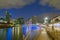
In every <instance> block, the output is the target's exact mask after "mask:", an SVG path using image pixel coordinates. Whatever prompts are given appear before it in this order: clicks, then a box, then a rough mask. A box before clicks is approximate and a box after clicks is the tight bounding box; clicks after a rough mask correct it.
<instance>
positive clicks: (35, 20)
mask: <svg viewBox="0 0 60 40" xmlns="http://www.w3.org/2000/svg"><path fill="white" fill-rule="evenodd" d="M36 22H37V19H36V16H33V17H32V23H33V24H36Z"/></svg>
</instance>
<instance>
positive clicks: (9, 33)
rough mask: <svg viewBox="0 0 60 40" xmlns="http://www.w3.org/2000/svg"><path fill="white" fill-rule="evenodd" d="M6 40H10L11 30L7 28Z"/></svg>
mask: <svg viewBox="0 0 60 40" xmlns="http://www.w3.org/2000/svg"><path fill="white" fill-rule="evenodd" d="M6 40H12V28H7V31H6Z"/></svg>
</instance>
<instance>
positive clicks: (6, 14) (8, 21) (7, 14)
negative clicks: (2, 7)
mask: <svg viewBox="0 0 60 40" xmlns="http://www.w3.org/2000/svg"><path fill="white" fill-rule="evenodd" d="M10 17H11V15H10V14H9V12H7V11H6V12H5V20H6V21H7V23H10Z"/></svg>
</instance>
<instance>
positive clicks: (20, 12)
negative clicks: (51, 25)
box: [0, 0, 60, 18]
mask: <svg viewBox="0 0 60 40" xmlns="http://www.w3.org/2000/svg"><path fill="white" fill-rule="evenodd" d="M38 3H39V0H36V2H35V3H32V4H30V5H26V6H24V7H22V8H9V9H4V8H3V9H0V16H2V17H4V12H5V11H8V12H9V13H10V14H11V15H12V18H17V17H23V18H28V17H32V16H33V15H36V16H38V15H40V14H42V13H43V14H45V13H51V12H55V13H60V10H58V9H57V8H55V7H50V6H49V4H47V5H45V6H43V5H40V4H38Z"/></svg>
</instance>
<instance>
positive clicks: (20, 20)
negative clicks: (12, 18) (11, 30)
mask: <svg viewBox="0 0 60 40" xmlns="http://www.w3.org/2000/svg"><path fill="white" fill-rule="evenodd" d="M17 24H21V25H22V24H24V18H21V17H19V18H17Z"/></svg>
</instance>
